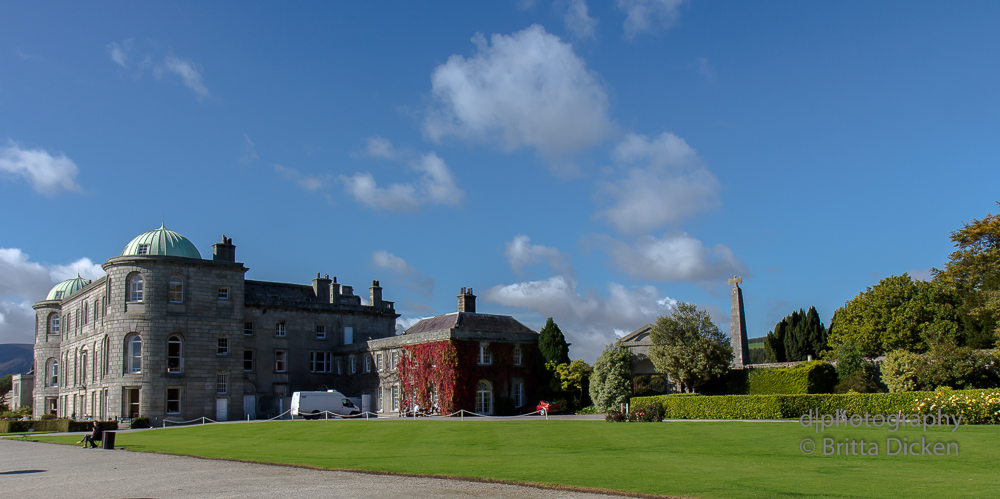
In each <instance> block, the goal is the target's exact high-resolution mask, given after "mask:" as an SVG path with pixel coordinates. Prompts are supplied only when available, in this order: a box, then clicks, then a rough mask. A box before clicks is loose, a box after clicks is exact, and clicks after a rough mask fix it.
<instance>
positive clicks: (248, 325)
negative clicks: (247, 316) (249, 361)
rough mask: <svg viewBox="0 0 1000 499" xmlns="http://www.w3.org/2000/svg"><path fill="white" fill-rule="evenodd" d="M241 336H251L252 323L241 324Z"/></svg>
mask: <svg viewBox="0 0 1000 499" xmlns="http://www.w3.org/2000/svg"><path fill="white" fill-rule="evenodd" d="M243 335H244V336H253V323H252V322H244V323H243Z"/></svg>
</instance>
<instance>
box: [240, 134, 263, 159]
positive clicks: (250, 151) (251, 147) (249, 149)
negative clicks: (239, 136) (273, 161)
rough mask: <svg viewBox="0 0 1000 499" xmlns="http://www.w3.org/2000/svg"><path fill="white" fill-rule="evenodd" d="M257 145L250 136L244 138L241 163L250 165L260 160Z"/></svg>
mask: <svg viewBox="0 0 1000 499" xmlns="http://www.w3.org/2000/svg"><path fill="white" fill-rule="evenodd" d="M258 158H259V156H257V145H256V144H254V143H253V141H252V140H250V136H249V135H244V136H243V153H242V154H240V163H249V162H251V161H254V160H256V159H258Z"/></svg>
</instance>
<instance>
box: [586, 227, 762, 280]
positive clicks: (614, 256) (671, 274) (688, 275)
mask: <svg viewBox="0 0 1000 499" xmlns="http://www.w3.org/2000/svg"><path fill="white" fill-rule="evenodd" d="M605 245H606V250H607V252H608V255H609V256H610V257H611V261H612V263H613V264H614V266H615V267H616V268H617V269H618V270H620V271H622V272H624V273H625V274H627V275H628V276H630V277H634V278H636V279H643V280H647V281H685V282H699V283H709V282H713V281H718V282H724V281H725V279H726V278H728V277H731V276H733V275H734V274H739V275H743V276H747V275H749V271H748V270H747V268H746V265H744V264H743V262H742V260H740V259H739V258H738V257H737V256H736V255H735V254H734V253H733V250H731V249H729V248H728V247H727V246H725V245H723V244H716V245H715V246H714V247H712V248H707V247H705V245H704V244H702V242H701V241H699V240H698V239H695V238H693V237H691V236H689V235H688V234H685V233H677V234H666V235H664V236H663V237H653V236H645V237H641V238H639V240H638V241H637V242H636V244H635V245H634V246H633V245H629V244H627V243H625V242H622V241H617V240H612V239H610V238H608V239H606V240H605Z"/></svg>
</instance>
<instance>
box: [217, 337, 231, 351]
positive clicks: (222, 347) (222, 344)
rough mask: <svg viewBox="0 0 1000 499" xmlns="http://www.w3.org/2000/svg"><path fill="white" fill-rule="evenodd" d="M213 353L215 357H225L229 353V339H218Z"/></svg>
mask: <svg viewBox="0 0 1000 499" xmlns="http://www.w3.org/2000/svg"><path fill="white" fill-rule="evenodd" d="M215 353H216V354H217V355H226V354H228V353H229V338H219V342H218V346H217V348H216V351H215Z"/></svg>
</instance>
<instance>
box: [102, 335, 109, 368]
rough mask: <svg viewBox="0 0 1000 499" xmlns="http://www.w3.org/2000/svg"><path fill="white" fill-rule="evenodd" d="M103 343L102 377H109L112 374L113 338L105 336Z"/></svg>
mask: <svg viewBox="0 0 1000 499" xmlns="http://www.w3.org/2000/svg"><path fill="white" fill-rule="evenodd" d="M102 343H103V344H102V346H101V350H103V351H104V369H103V371H101V375H103V376H107V375H109V374H111V338H108V337H107V336H105V337H104V341H103V342H102Z"/></svg>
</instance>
